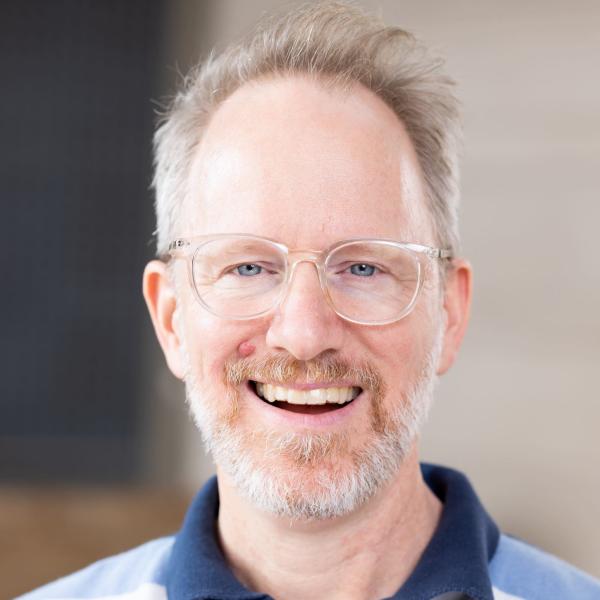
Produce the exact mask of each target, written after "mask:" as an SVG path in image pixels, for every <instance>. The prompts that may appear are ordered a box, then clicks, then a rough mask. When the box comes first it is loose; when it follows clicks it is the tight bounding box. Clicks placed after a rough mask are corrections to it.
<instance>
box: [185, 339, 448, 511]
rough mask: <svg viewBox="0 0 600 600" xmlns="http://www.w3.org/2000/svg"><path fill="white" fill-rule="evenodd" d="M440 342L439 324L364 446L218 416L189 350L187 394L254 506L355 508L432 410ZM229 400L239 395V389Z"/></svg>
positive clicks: (209, 441) (390, 470)
mask: <svg viewBox="0 0 600 600" xmlns="http://www.w3.org/2000/svg"><path fill="white" fill-rule="evenodd" d="M441 346H442V335H441V330H440V334H439V335H438V336H437V339H436V341H435V344H434V345H433V347H432V349H431V350H430V352H429V354H428V355H427V357H426V360H425V361H424V364H423V366H422V369H421V372H420V373H419V376H418V377H417V379H416V381H415V382H414V383H413V385H412V386H411V388H410V389H409V391H408V392H407V393H406V394H405V396H403V397H402V399H401V402H399V403H398V404H397V406H395V407H394V408H393V409H392V410H388V411H387V413H386V415H385V416H386V419H385V425H384V426H383V427H382V428H381V429H380V430H378V431H376V430H375V429H373V430H372V431H371V432H370V435H369V437H368V439H367V441H366V442H365V443H364V444H363V446H362V447H361V448H359V449H352V450H350V449H349V448H348V446H349V444H350V437H351V436H350V435H349V434H348V433H347V432H342V433H339V432H335V433H333V432H328V433H316V432H287V433H285V432H284V433H281V432H279V431H265V430H258V431H257V430H252V431H244V430H242V428H239V427H236V426H235V425H234V424H231V422H230V421H228V420H227V419H224V418H219V416H218V415H217V411H216V410H215V409H214V406H215V403H211V402H209V401H207V400H208V399H207V398H205V397H204V396H205V394H203V392H202V390H201V387H200V385H199V384H198V382H197V381H196V380H195V378H194V376H193V374H192V373H193V371H192V369H191V368H190V367H191V364H190V361H189V356H188V355H187V352H185V350H184V353H185V360H186V373H187V375H186V377H185V382H186V396H187V401H188V404H189V408H190V413H191V415H192V418H193V420H194V422H195V423H196V426H197V427H198V429H199V430H200V432H201V434H202V438H203V440H204V443H205V446H206V449H207V451H208V452H210V453H212V456H213V459H214V461H215V463H216V464H217V465H218V466H219V468H220V469H222V470H223V471H224V473H226V474H227V476H228V477H229V478H230V479H231V482H232V483H233V485H234V486H235V487H236V489H237V491H238V492H239V493H240V494H241V495H242V496H244V497H245V498H246V499H248V500H249V501H250V502H251V503H252V504H253V505H254V506H256V507H257V508H259V509H261V510H264V511H266V512H269V513H272V514H274V515H278V516H281V517H286V518H289V519H290V520H318V519H331V518H334V517H340V516H343V515H346V514H348V513H351V512H352V511H354V510H356V509H357V508H358V507H359V506H360V505H362V504H364V503H365V502H366V501H367V500H368V499H369V498H371V497H372V496H373V495H374V494H375V493H376V492H377V491H378V490H379V489H380V488H382V487H383V486H384V485H385V484H386V483H388V482H389V481H390V480H391V479H392V478H393V477H394V476H395V475H396V474H397V472H398V470H399V469H400V466H401V465H402V463H403V461H404V459H405V458H406V456H407V455H408V453H409V452H410V451H411V449H412V447H413V444H414V442H415V440H416V438H417V436H418V434H419V432H420V430H421V428H422V426H423V424H424V423H425V421H426V419H427V416H428V414H429V410H430V407H431V404H432V399H433V391H434V389H435V385H436V383H437V376H436V374H435V371H436V365H437V364H438V359H439V356H440V353H441ZM228 401H229V403H230V404H231V403H235V402H236V401H237V398H236V392H234V391H232V392H231V397H230V398H228ZM221 402H222V400H221Z"/></svg>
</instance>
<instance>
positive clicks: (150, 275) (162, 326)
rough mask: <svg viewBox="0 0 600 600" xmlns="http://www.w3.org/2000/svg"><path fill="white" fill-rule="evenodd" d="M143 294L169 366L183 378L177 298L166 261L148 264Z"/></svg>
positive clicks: (177, 375)
mask: <svg viewBox="0 0 600 600" xmlns="http://www.w3.org/2000/svg"><path fill="white" fill-rule="evenodd" d="M143 293H144V299H145V300H146V305H147V307H148V312H149V313H150V318H151V319H152V325H153V326H154V331H155V333H156V337H157V338H158V342H159V343H160V346H161V348H162V351H163V353H164V355H165V359H166V361H167V365H168V366H169V369H170V370H171V372H172V373H173V375H175V377H177V378H178V379H183V377H184V375H185V368H184V365H183V363H182V360H181V339H180V335H179V332H178V328H177V297H176V295H175V290H174V289H173V286H172V284H171V281H170V278H169V275H168V273H167V265H166V264H165V263H164V262H162V261H160V260H152V261H150V262H149V263H148V264H147V265H146V268H145V269H144V279H143Z"/></svg>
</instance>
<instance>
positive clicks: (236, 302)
mask: <svg viewBox="0 0 600 600" xmlns="http://www.w3.org/2000/svg"><path fill="white" fill-rule="evenodd" d="M168 254H169V256H170V257H171V258H184V259H186V260H187V262H188V266H189V269H188V272H189V277H190V283H191V284H192V287H193V289H194V292H195V294H196V297H197V298H198V301H199V302H200V304H201V305H202V306H203V307H204V308H205V309H206V310H208V311H209V312H211V313H212V314H214V315H216V316H218V317H222V318H227V319H253V318H256V317H260V316H262V315H264V314H266V313H268V312H269V311H270V310H272V309H273V308H275V307H276V306H278V305H279V303H280V302H281V301H282V300H283V299H284V298H285V296H286V293H287V290H288V287H289V284H290V282H291V280H292V277H293V275H294V271H295V269H296V267H297V266H298V265H299V264H300V263H302V262H311V263H313V264H314V265H315V267H316V268H317V272H318V276H319V282H320V285H321V289H322V290H323V293H324V295H325V298H326V299H327V301H328V302H329V304H330V306H331V308H332V309H333V310H334V311H335V312H336V313H337V314H338V315H339V316H340V317H342V318H343V319H346V320H348V321H351V322H353V323H359V324H362V325H385V324H387V323H393V322H394V321H398V320H399V319H401V318H402V317H405V316H406V315H408V314H409V313H410V312H411V310H412V309H413V308H414V306H415V304H416V301H417V298H418V296H419V292H420V291H421V288H422V287H423V282H424V280H425V274H426V272H427V270H428V268H429V265H430V263H431V260H432V259H449V258H452V254H451V252H450V251H449V250H443V249H440V248H431V247H429V246H422V245H420V244H412V243H402V242H396V241H392V240H383V239H354V240H346V241H341V242H337V243H336V244H334V245H333V246H330V247H329V248H328V249H326V250H291V249H289V248H288V247H287V246H285V245H284V244H281V243H279V242H276V241H273V240H270V239H267V238H262V237H258V236H253V235H245V234H217V235H210V236H201V237H193V238H179V239H176V240H174V241H173V242H171V243H170V244H169V249H168Z"/></svg>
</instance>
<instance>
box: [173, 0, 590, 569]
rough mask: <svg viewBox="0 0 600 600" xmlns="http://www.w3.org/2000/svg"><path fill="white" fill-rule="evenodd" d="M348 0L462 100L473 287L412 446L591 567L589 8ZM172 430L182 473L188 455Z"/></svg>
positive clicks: (240, 10) (232, 28) (465, 223)
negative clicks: (451, 354)
mask: <svg viewBox="0 0 600 600" xmlns="http://www.w3.org/2000/svg"><path fill="white" fill-rule="evenodd" d="M184 4H185V3H184ZM290 4H293V3H290ZM361 4H363V5H364V6H366V7H368V8H370V9H374V10H377V11H380V12H381V13H382V14H383V16H384V17H385V19H386V21H387V22H388V23H394V24H398V25H400V26H402V27H404V28H406V29H409V30H412V31H414V32H415V33H418V34H419V36H420V37H422V38H424V39H425V40H426V41H427V42H428V43H429V44H430V45H433V46H434V47H437V48H438V49H440V50H441V51H442V52H443V53H444V54H445V55H446V56H447V58H448V69H449V71H450V72H451V73H452V74H453V76H454V77H455V78H456V79H457V80H458V81H459V84H460V86H459V95H460V97H461V99H462V101H463V104H464V113H465V138H466V150H465V157H464V161H463V209H462V234H463V241H464V252H465V255H466V256H467V257H468V258H469V259H470V260H471V261H472V263H473V266H474V269H475V299H474V307H473V314H472V322H471V328H470V333H469V334H468V336H467V339H466V341H465V344H464V349H463V352H462V356H461V358H460V360H459V362H458V364H457V365H456V367H455V368H454V369H453V371H452V372H451V373H450V374H449V375H447V376H446V377H445V378H444V380H443V382H442V384H441V386H440V389H439V391H438V394H437V404H436V407H435V409H434V412H433V415H432V418H431V420H430V423H429V425H428V426H427V429H426V431H425V434H424V440H423V457H424V458H425V459H426V460H431V461H436V462H440V463H444V464H447V465H452V466H455V467H457V468H459V469H461V470H464V471H466V472H467V473H468V475H469V476H470V478H471V480H472V481H473V483H474V484H475V487H476V488H477V490H478V491H479V494H480V496H481V497H482V499H483V501H484V503H485V504H486V505H487V507H488V509H489V511H490V512H491V513H492V515H493V516H494V517H495V518H496V520H497V521H498V522H499V523H500V524H501V526H502V527H503V528H504V529H505V530H506V531H508V532H510V533H513V534H515V535H518V536H522V537H524V538H526V539H528V540H529V541H531V542H533V543H536V544H538V545H540V546H542V547H543V548H545V549H547V550H549V551H551V552H554V553H556V554H558V555H560V556H562V557H564V558H566V559H567V560H569V561H571V562H573V563H575V564H577V565H578V566H580V567H582V568H584V569H586V570H588V571H590V572H592V573H593V574H595V575H596V576H600V548H599V546H600V503H599V502H598V500H597V499H598V498H599V497H600V469H599V464H600V443H599V441H598V429H599V422H600V393H599V391H598V380H597V376H596V375H597V372H598V370H599V367H600V318H599V316H598V307H600V258H599V257H600V244H599V242H598V236H597V230H598V228H599V226H600V194H599V191H600V186H599V184H598V174H599V173H600V69H599V67H600V35H599V32H600V3H598V2H595V1H593V0H589V1H585V0H574V1H572V2H568V3H567V2H556V1H548V0H543V1H542V0H535V1H533V0H530V1H529V2H526V3H525V2H517V1H516V0H511V1H504V2H502V3H500V2H476V1H474V0H471V1H466V0H454V1H453V2H445V1H442V0H437V1H436V0H418V1H417V0H413V1H410V2H409V1H407V2H397V1H392V0H389V1H385V2H383V1H382V2H367V1H364V2H362V3H361ZM278 5H281V3H277V2H274V1H270V2H269V1H266V0H265V1H259V0H254V1H245V2H241V1H239V0H238V1H233V0H219V1H218V2H214V3H212V4H211V7H212V10H211V11H204V14H203V18H202V19H199V22H198V24H197V27H198V31H201V30H204V31H205V32H207V35H205V36H204V38H203V39H204V43H206V41H207V40H209V41H210V43H214V42H220V43H223V42H225V41H227V40H229V39H231V38H232V37H234V36H236V35H238V34H239V33H240V32H242V31H244V30H245V29H246V28H247V27H248V25H249V24H250V23H252V22H253V21H254V20H255V19H256V18H257V17H258V16H260V14H261V13H262V11H263V10H268V9H270V8H272V7H273V6H278ZM209 13H210V21H209V22H207V21H206V19H207V18H209V17H208V16H207V15H208V14H209ZM179 26H180V27H186V28H187V30H188V34H189V28H190V27H191V28H192V29H193V28H194V27H195V26H196V25H195V24H194V22H193V20H192V21H190V20H189V19H187V21H186V23H185V25H182V24H181V23H180V24H179ZM191 38H192V39H193V38H194V36H191ZM167 388H168V389H169V391H168V392H167V391H165V395H169V396H171V395H173V394H174V395H175V396H180V394H181V392H180V390H178V391H177V392H173V388H172V386H168V385H167V386H166V387H165V386H164V385H163V389H165V390H166V389H167ZM173 401H175V399H173ZM169 410H176V409H169ZM178 410H179V413H178V414H179V417H178V419H179V420H180V421H181V420H182V416H181V415H182V414H183V411H182V410H181V409H178ZM164 422H165V423H167V422H168V419H166V420H165V421H164ZM178 427H182V428H183V431H184V432H185V433H182V434H180V435H178V437H179V438H181V439H182V440H183V442H182V447H183V449H182V452H183V456H184V458H183V462H182V463H181V465H180V467H179V471H178V473H179V476H180V477H182V478H183V479H184V480H186V481H188V482H190V481H191V482H194V483H195V482H197V481H198V480H199V479H201V478H202V477H203V476H204V475H205V473H206V472H207V471H206V469H207V468H208V467H207V466H206V464H207V463H206V462H205V461H206V459H204V458H201V457H202V454H203V453H202V450H201V447H200V443H199V436H198V435H196V434H195V432H194V431H193V428H192V427H191V426H189V425H181V424H179V425H178Z"/></svg>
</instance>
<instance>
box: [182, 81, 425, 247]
mask: <svg viewBox="0 0 600 600" xmlns="http://www.w3.org/2000/svg"><path fill="white" fill-rule="evenodd" d="M183 222H184V223H185V225H184V229H185V231H182V235H203V234H210V233H234V232H236V233H252V234H255V235H263V236H266V237H271V238H274V239H278V240H280V241H282V242H284V243H286V244H288V245H290V246H300V247H308V246H310V247H323V246H326V245H328V244H330V243H333V242H335V241H337V240H339V239H348V238H352V237H388V238H393V239H406V240H409V241H417V242H422V243H431V242H432V239H431V238H432V234H431V231H430V227H429V219H428V218H427V215H426V211H425V209H424V190H423V181H422V175H421V171H420V168H419V164H418V160H417V158H416V155H415V151H414V148H413V146H412V143H411V141H410V138H409V136H408V134H407V133H406V131H405V129H404V126H403V125H402V123H401V122H400V121H399V120H398V118H397V117H396V115H395V114H394V113H393V112H392V111H391V109H389V107H388V106H387V105H386V104H385V103H384V102H383V101H382V100H381V99H379V98H378V97H377V96H375V95H374V94H373V93H372V92H370V91H368V90H367V89H365V88H363V87H362V86H360V85H355V86H354V87H352V88H350V89H349V90H345V91H343V90H340V89H336V88H332V87H326V86H324V85H323V84H322V83H318V82H316V81H313V80H309V79H308V78H298V77H294V78H279V79H272V80H267V81H260V82H253V83H251V84H246V85H245V86H244V87H242V88H240V89H239V90H237V91H236V92H235V93H234V94H232V96H230V97H229V98H228V99H227V100H226V101H225V102H224V103H223V104H222V105H221V106H220V107H219V108H218V109H217V111H216V112H215V114H214V115H213V117H212V119H211V120H210V123H209V125H208V127H207V128H206V130H205V132H204V134H203V137H202V140H201V143H200V145H199V148H198V151H197V153H196V155H195V157H194V159H193V163H192V169H191V175H190V180H189V188H188V198H187V202H186V206H184V218H183Z"/></svg>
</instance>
